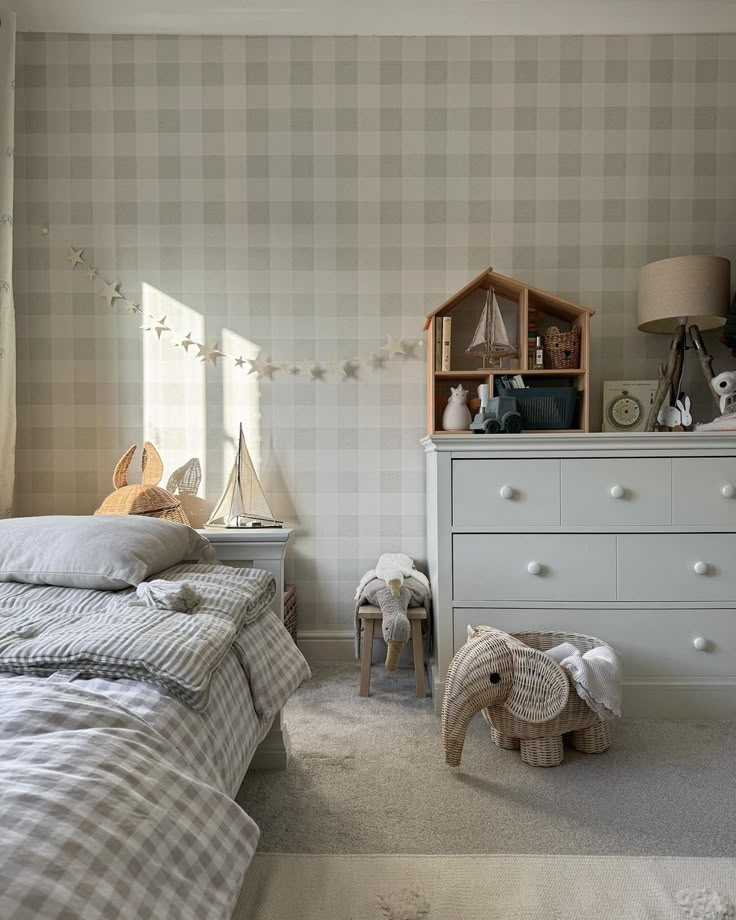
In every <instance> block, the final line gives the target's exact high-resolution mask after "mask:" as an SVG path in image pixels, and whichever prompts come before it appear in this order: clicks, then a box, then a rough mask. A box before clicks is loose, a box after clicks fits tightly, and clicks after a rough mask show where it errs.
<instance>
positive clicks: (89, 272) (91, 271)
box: [85, 265, 97, 281]
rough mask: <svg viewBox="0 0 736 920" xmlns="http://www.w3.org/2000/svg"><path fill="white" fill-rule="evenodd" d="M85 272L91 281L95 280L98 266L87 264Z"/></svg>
mask: <svg viewBox="0 0 736 920" xmlns="http://www.w3.org/2000/svg"><path fill="white" fill-rule="evenodd" d="M85 274H86V275H87V277H88V278H89V279H90V281H94V279H95V278H96V277H97V269H96V268H92V266H91V265H88V266H87V271H86V272H85Z"/></svg>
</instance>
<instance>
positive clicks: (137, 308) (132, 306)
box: [125, 300, 141, 315]
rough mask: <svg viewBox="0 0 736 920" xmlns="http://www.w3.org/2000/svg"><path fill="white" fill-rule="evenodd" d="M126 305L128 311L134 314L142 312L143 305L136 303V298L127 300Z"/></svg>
mask: <svg viewBox="0 0 736 920" xmlns="http://www.w3.org/2000/svg"><path fill="white" fill-rule="evenodd" d="M125 306H126V307H127V309H128V312H129V313H132V314H133V315H135V314H136V313H140V312H141V305H140V304H139V303H136V302H135V301H134V300H127V301H126V302H125Z"/></svg>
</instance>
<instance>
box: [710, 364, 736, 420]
mask: <svg viewBox="0 0 736 920" xmlns="http://www.w3.org/2000/svg"><path fill="white" fill-rule="evenodd" d="M710 385H711V387H712V388H713V392H714V393H715V394H716V395H717V396H719V397H720V401H721V414H722V415H725V414H726V413H727V412H729V411H731V412H733V411H736V406H735V405H734V403H736V399H734V393H736V371H723V373H722V374H717V375H716V376H715V377H714V378H713V379H712V380H711V382H710Z"/></svg>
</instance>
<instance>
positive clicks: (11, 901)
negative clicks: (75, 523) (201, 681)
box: [0, 589, 309, 920]
mask: <svg viewBox="0 0 736 920" xmlns="http://www.w3.org/2000/svg"><path fill="white" fill-rule="evenodd" d="M67 590H68V589H67ZM308 675H309V669H308V667H307V665H306V662H305V661H304V659H303V657H302V656H301V654H300V653H299V651H298V650H297V648H296V646H295V645H294V643H293V642H292V641H291V638H290V637H289V635H288V633H287V632H286V630H285V629H284V627H283V625H282V624H281V623H280V622H279V620H278V618H277V617H276V616H275V615H274V614H273V613H272V612H270V611H266V612H265V613H263V614H262V615H261V616H259V617H258V618H257V619H255V620H254V621H253V622H251V623H249V624H246V625H245V626H244V627H243V628H242V629H241V631H240V632H239V634H238V636H237V637H236V643H235V644H234V645H233V648H232V650H230V651H228V653H227V654H226V656H225V658H224V660H223V661H222V663H221V665H220V666H219V667H218V668H217V670H216V671H215V673H214V676H213V680H212V688H211V695H210V702H209V704H208V706H207V707H206V709H204V710H202V711H194V710H192V709H191V708H190V707H188V706H186V705H184V704H183V703H182V702H181V701H179V700H177V699H175V698H173V697H172V696H171V695H170V694H169V693H167V692H166V691H164V690H163V689H162V688H161V687H160V686H158V685H156V684H153V683H148V682H145V683H144V682H140V681H133V680H130V679H120V680H110V679H103V678H91V679H83V678H80V677H79V676H78V675H77V674H76V673H75V672H69V671H61V672H56V673H54V674H52V675H51V676H49V677H47V678H40V677H31V676H26V675H20V676H18V675H9V674H0V822H1V826H2V829H3V833H2V835H0V918H2V920H108V918H109V920H112V918H115V920H146V918H151V920H153V918H155V920H169V918H170V920H227V918H229V917H230V915H231V912H232V909H233V906H234V903H235V900H236V899H237V895H238V892H239V890H240V887H241V884H242V880H243V877H244V874H245V871H246V869H247V866H248V864H249V862H250V859H251V857H252V855H253V853H254V851H255V847H256V843H257V840H258V828H257V827H256V825H255V824H254V822H253V821H252V820H251V819H250V818H249V817H248V816H247V815H246V814H245V813H244V812H243V811H242V809H241V808H240V807H239V806H238V805H236V804H235V803H234V802H233V801H232V799H231V798H230V796H232V795H234V794H235V792H236V790H237V788H238V786H239V784H240V782H241V781H242V778H243V775H244V773H245V769H246V767H247V764H248V762H249V760H250V757H251V756H252V754H253V751H254V750H255V747H256V746H257V744H258V742H259V741H260V740H261V739H262V738H263V737H264V735H265V734H266V732H267V731H268V728H269V726H270V723H271V720H272V718H273V715H274V714H275V713H276V712H278V711H279V709H281V708H282V707H283V705H284V704H285V702H286V701H287V699H288V698H289V696H291V694H292V693H293V692H294V690H295V689H296V688H297V687H298V686H299V684H300V683H301V682H302V681H303V680H304V679H305V678H306V677H307V676H308Z"/></svg>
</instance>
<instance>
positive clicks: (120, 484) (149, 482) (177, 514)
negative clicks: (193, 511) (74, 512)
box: [95, 441, 189, 526]
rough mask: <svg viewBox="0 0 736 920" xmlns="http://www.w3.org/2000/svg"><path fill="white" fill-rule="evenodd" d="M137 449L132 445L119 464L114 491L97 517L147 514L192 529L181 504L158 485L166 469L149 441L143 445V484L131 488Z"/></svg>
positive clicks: (113, 482)
mask: <svg viewBox="0 0 736 920" xmlns="http://www.w3.org/2000/svg"><path fill="white" fill-rule="evenodd" d="M137 446H138V445H137V444H133V445H132V446H131V447H129V448H128V449H127V450H126V451H125V453H124V454H123V456H122V457H121V458H120V460H118V464H117V466H116V467H115V472H114V473H113V477H112V484H113V485H114V486H115V491H114V492H111V493H110V495H108V496H107V498H106V499H105V500H104V501H103V503H102V504H101V505H100V507H99V508H98V509H97V511H95V514H144V515H146V516H147V517H158V518H164V520H167V521H174V522H175V523H177V524H186V525H187V526H189V519H188V518H187V516H186V514H185V513H184V509H183V508H182V506H181V502H180V501H179V500H178V499H177V498H174V496H173V495H171V494H170V493H169V492H167V491H166V489H162V488H160V487H159V485H158V484H159V482H160V481H161V477H162V476H163V474H164V465H163V462H162V460H161V457H160V456H159V453H158V451H157V450H156V448H155V447H154V446H153V444H151V442H150V441H146V443H145V444H144V445H143V457H142V460H141V467H142V469H143V480H142V482H140V483H136V484H131V485H129V484H128V469H129V467H130V461H131V460H132V459H133V454H134V453H135V452H136V448H137Z"/></svg>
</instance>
